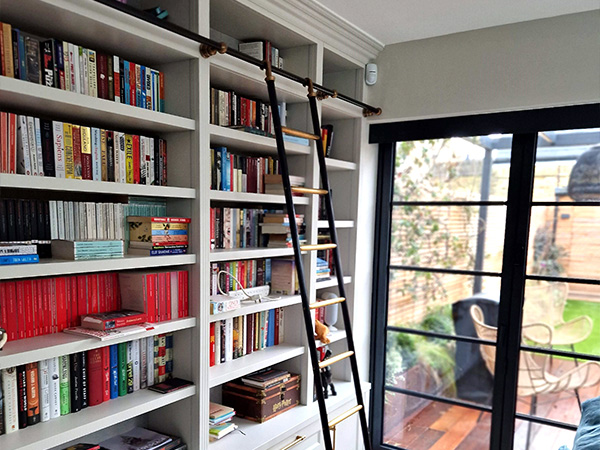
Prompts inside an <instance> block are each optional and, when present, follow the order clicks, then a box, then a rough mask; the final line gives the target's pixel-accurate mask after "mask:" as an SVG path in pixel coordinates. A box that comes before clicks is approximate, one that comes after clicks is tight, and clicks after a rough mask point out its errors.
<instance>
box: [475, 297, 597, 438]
mask: <svg viewBox="0 0 600 450" xmlns="http://www.w3.org/2000/svg"><path fill="white" fill-rule="evenodd" d="M471 318H472V319H473V325H474V326H475V331H476V332H477V336H478V337H479V338H480V339H486V340H490V341H496V335H497V330H498V329H497V328H496V327H492V326H490V325H486V324H485V319H484V315H483V311H482V310H481V308H480V307H479V306H477V305H473V306H471ZM533 328H538V329H537V330H535V335H536V336H537V337H539V338H540V344H543V345H544V346H545V347H550V343H551V342H552V328H551V327H549V326H548V325H544V324H539V323H537V324H531V325H524V326H523V335H525V333H527V332H528V331H530V330H531V329H533ZM543 335H545V336H546V338H545V339H543V340H542V336H543ZM480 351H481V356H482V357H483V360H484V361H485V363H486V366H487V368H488V370H489V371H490V373H491V374H492V375H493V374H494V368H495V364H496V348H495V347H494V346H491V345H480ZM548 368H549V357H548V355H543V354H536V355H535V357H534V355H533V354H532V353H531V352H524V351H521V352H520V357H519V379H518V382H517V395H518V396H521V397H531V409H530V414H531V415H535V413H536V407H537V396H538V395H539V394H556V393H560V392H564V391H568V390H574V391H575V392H576V395H577V396H578V393H577V390H578V389H580V388H583V387H589V386H594V385H596V384H598V383H600V363H597V362H595V361H587V362H585V363H583V364H581V365H578V366H576V367H574V368H573V369H571V370H568V371H567V372H565V373H563V374H562V375H560V376H555V375H552V374H551V373H550V372H548ZM530 438H531V424H530V425H529V429H528V430H527V446H526V447H525V448H526V449H528V448H529V441H530Z"/></svg>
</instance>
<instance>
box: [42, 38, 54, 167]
mask: <svg viewBox="0 0 600 450" xmlns="http://www.w3.org/2000/svg"><path fill="white" fill-rule="evenodd" d="M41 45H42V67H43V69H44V76H43V81H44V85H45V86H48V87H56V77H55V76H54V42H53V41H52V39H48V40H47V41H43V42H42V43H41ZM45 174H46V173H45V172H44V175H45Z"/></svg>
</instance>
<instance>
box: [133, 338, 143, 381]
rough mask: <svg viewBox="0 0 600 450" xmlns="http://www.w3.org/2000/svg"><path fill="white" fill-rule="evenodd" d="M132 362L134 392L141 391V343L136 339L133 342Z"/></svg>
mask: <svg viewBox="0 0 600 450" xmlns="http://www.w3.org/2000/svg"><path fill="white" fill-rule="evenodd" d="M131 360H132V363H133V391H134V392H135V391H139V390H140V384H141V383H140V380H141V370H140V341H139V339H136V340H135V341H132V342H131Z"/></svg>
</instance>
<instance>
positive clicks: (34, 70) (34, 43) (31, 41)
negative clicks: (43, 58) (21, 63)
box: [25, 36, 42, 84]
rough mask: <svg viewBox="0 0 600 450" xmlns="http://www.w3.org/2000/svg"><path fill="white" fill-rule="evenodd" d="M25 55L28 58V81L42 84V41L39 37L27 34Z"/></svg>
mask: <svg viewBox="0 0 600 450" xmlns="http://www.w3.org/2000/svg"><path fill="white" fill-rule="evenodd" d="M25 55H26V56H25V57H26V59H27V64H26V67H27V81H30V82H32V83H37V84H41V83H42V77H41V72H40V42H39V41H38V40H37V39H35V38H33V37H31V36H25Z"/></svg>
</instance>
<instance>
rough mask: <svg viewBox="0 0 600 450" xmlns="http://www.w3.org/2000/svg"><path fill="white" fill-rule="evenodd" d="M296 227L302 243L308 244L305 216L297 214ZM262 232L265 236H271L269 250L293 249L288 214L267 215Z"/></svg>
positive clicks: (264, 218) (262, 224) (262, 225)
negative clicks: (305, 233) (305, 234)
mask: <svg viewBox="0 0 600 450" xmlns="http://www.w3.org/2000/svg"><path fill="white" fill-rule="evenodd" d="M296 226H297V227H298V235H299V238H300V243H301V244H303V243H305V242H306V239H305V237H304V232H305V226H304V214H296ZM261 232H262V234H263V235H268V236H269V242H268V244H267V247H269V248H291V247H292V234H291V231H290V218H289V216H288V215H287V214H285V213H283V212H281V213H266V214H265V215H264V217H263V222H262V223H261Z"/></svg>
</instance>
